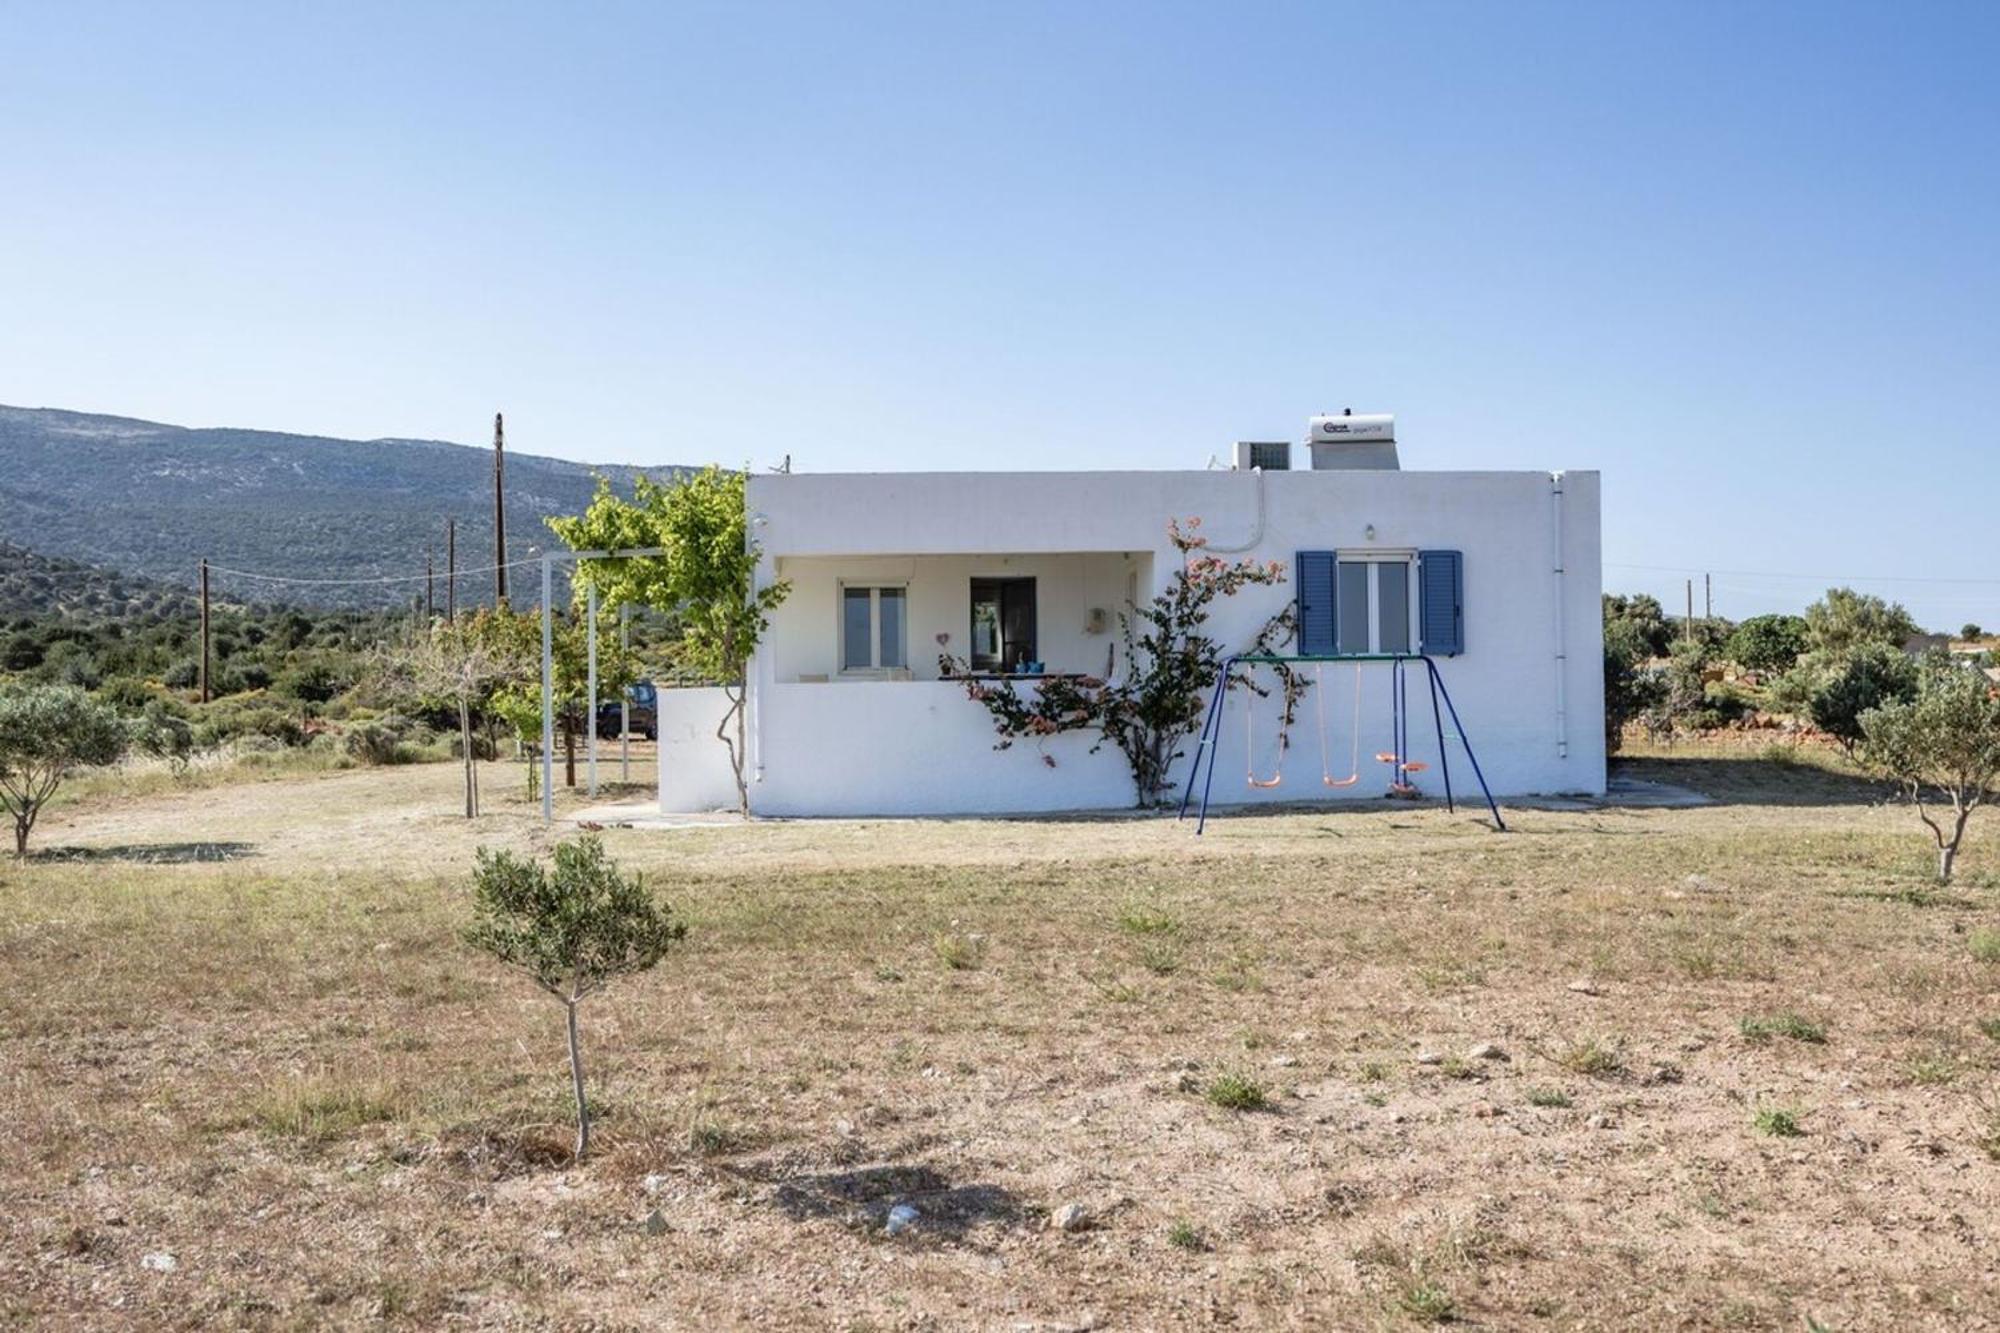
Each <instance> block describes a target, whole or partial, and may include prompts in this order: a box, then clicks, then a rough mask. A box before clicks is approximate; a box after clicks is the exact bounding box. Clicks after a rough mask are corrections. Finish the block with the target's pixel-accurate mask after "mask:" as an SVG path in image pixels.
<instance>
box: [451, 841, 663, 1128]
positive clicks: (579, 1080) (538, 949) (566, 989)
mask: <svg viewBox="0 0 2000 1333" xmlns="http://www.w3.org/2000/svg"><path fill="white" fill-rule="evenodd" d="M473 895H474V896H473V912H474V917H473V922H472V924H471V926H469V927H467V929H466V931H465V939H466V942H467V943H468V944H471V945H472V946H473V947H475V948H478V949H483V950H485V951H486V952H487V953H490V954H492V955H493V956H494V957H495V958H498V959H499V960H500V961H501V962H503V963H506V964H508V965H509V966H511V967H515V968H518V969H520V970H521V971H522V972H525V973H526V974H527V975H528V977H529V979H530V980H532V981H533V982H534V983H535V984H536V985H537V986H540V987H541V988H542V989H543V990H545V991H547V992H548V993H549V994H551V995H553V996H555V997H556V999H558V1000H560V1001H562V1004H563V1008H564V1010H565V1011H566V1013H567V1017H568V1031H569V1072H570V1085H571V1088H572V1090H573V1091H574V1093H575V1094H576V1155H577V1157H578V1158H581V1157H583V1155H584V1154H585V1153H587V1152H589V1151H590V1103H589V1101H588V1100H587V1098H586V1097H585V1094H584V1081H583V1045H582V1042H581V1040H580V1038H579V1037H578V1034H577V1021H576V1009H577V1005H578V1004H579V1003H581V1002H582V1001H583V999H584V998H585V997H586V996H589V995H592V994H595V993H596V992H597V991H600V990H602V989H604V988H605V987H606V986H607V985H609V984H610V983H611V982H612V981H613V980H615V979H616V978H618V977H621V976H628V975H630V974H632V973H635V972H644V971H647V970H648V969H650V968H651V967H652V966H653V965H654V964H656V963H658V962H659V961H660V959H662V958H664V957H665V956H666V953H667V950H669V949H671V948H672V947H673V946H674V945H675V944H676V943H678V942H679V941H680V939H681V938H682V937H683V936H684V935H686V934H687V927H686V926H685V925H684V924H682V923H681V922H679V921H677V920H675V919H674V914H673V909H672V908H671V907H669V906H668V905H667V904H665V903H662V902H657V901H655V900H654V898H653V896H652V894H650V893H648V892H647V891H646V887H645V884H644V882H643V881H642V880H641V879H640V878H639V877H638V876H637V875H634V876H631V877H629V878H628V877H626V876H624V875H622V874H620V873H619V871H618V867H617V866H616V865H615V864H613V862H612V861H611V859H610V857H608V856H606V855H605V852H604V844H603V843H602V842H601V841H600V840H599V839H597V838H595V837H584V838H578V839H576V840H575V841H572V842H566V843H563V844H561V845H559V846H558V847H557V848H556V853H555V872H554V873H553V874H550V873H549V872H548V871H547V870H545V869H543V867H542V866H540V865H539V864H537V863H535V862H533V861H526V860H522V859H520V858H518V857H515V856H514V855H512V854H511V853H508V852H504V851H500V852H496V851H492V850H489V849H487V848H481V849H480V851H479V855H478V864H477V867H476V868H475V870H474V872H473Z"/></svg>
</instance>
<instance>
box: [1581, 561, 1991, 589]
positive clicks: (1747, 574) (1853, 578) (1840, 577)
mask: <svg viewBox="0 0 2000 1333" xmlns="http://www.w3.org/2000/svg"><path fill="white" fill-rule="evenodd" d="M1604 567H1605V568H1606V569H1637V570H1642V571H1645V572H1647V573H1652V574H1679V575H1681V576H1683V577H1685V576H1687V575H1689V574H1699V573H1702V572H1703V571H1702V570H1700V569H1697V568H1694V567H1692V566H1686V565H1628V564H1621V563H1620V562H1618V561H1615V560H1607V561H1605V562H1604ZM1707 572H1708V573H1712V574H1720V575H1722V576H1724V577H1726V578H1738V579H1797V580H1799V581H1801V582H1806V583H1825V584H1829V585H1831V584H1836V583H1966V584H1979V585H1987V586H1994V587H2000V579H1974V578H1933V577H1926V576H1923V575H1915V574H1775V573H1771V572H1770V571H1768V570H1766V571H1759V570H1754V569H1715V570H1709V571H1707Z"/></svg>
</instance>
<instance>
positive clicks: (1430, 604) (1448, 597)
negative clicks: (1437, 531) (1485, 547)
mask: <svg viewBox="0 0 2000 1333" xmlns="http://www.w3.org/2000/svg"><path fill="white" fill-rule="evenodd" d="M1417 597H1418V599H1419V600H1418V603H1417V626H1418V628H1419V630H1420V631H1421V634H1420V642H1419V644H1418V649H1417V650H1418V651H1419V652H1423V653H1428V654H1430V655H1432V656H1434V657H1456V656H1458V655H1459V654H1460V653H1462V652H1464V651H1465V555H1464V553H1463V552H1461V551H1419V552H1417Z"/></svg>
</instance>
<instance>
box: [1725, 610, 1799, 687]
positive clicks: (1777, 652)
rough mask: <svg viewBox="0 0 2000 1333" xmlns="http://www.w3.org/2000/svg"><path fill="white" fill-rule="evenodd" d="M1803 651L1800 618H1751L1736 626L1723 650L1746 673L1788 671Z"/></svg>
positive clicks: (1781, 616) (1776, 616) (1780, 616)
mask: <svg viewBox="0 0 2000 1333" xmlns="http://www.w3.org/2000/svg"><path fill="white" fill-rule="evenodd" d="M1805 650H1806V622H1805V618H1804V617H1803V616H1785V615H1771V616H1752V617H1751V618H1750V619H1748V620H1746V621H1744V622H1743V623H1742V624H1740V625H1738V626H1737V627H1736V632H1735V633H1733V634H1731V635H1730V636H1729V642H1728V644H1727V645H1725V647H1724V649H1723V651H1724V653H1725V654H1726V655H1727V657H1728V658H1729V660H1730V661H1732V662H1734V663H1736V665H1737V666H1740V667H1742V668H1743V669H1744V670H1745V671H1755V672H1759V673H1764V672H1772V671H1789V670H1790V669H1791V667H1792V665H1793V663H1795V662H1797V661H1798V660H1799V655H1800V654H1801V653H1803V652H1805Z"/></svg>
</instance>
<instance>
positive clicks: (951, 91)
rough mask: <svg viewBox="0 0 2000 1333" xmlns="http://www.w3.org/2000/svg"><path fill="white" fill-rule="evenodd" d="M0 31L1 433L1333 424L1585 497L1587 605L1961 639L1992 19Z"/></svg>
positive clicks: (1790, 8)
mask: <svg viewBox="0 0 2000 1333" xmlns="http://www.w3.org/2000/svg"><path fill="white" fill-rule="evenodd" d="M0 46H4V48H5V50H6V53H7V54H6V58H5V68H6V73H5V77H4V78H0V183H4V190H0V198H4V206H0V402H9V403H15V404H25V405H31V406H59V407H70V408H77V409H83V410H93V411H105V412H116V413H123V414H127V415H133V416H143V417H149V418H155V419H160V420H166V421H173V422H179V423H183V424H191V425H244V426H258V427H268V428H275V429H287V430H297V431H306V432H313V433H323V434H336V435H355V436H380V435H420V436H435V437H442V438H447V439H459V440H466V441H475V442H476V441H479V440H480V439H482V438H483V437H484V435H485V432H486V430H487V428H488V422H489V421H490V417H491V413H492V412H493V411H494V410H495V409H496V408H501V409H504V410H505V411H506V412H507V413H508V417H509V421H510V423H511V429H510V432H509V434H510V442H511V443H512V444H513V445H514V446H515V447H517V448H520V449H522V450H525V451H531V452H540V453H551V454H557V455H562V456H567V457H572V458H580V459H587V460H594V461H627V462H640V463H655V462H670V461H671V462H685V461H704V460H710V459H715V460H720V461H723V462H727V463H738V462H742V461H744V460H745V459H748V460H752V461H754V462H756V463H759V464H763V463H768V462H773V461H775V460H776V459H777V458H778V457H779V456H780V455H782V454H784V453H786V452H789V453H791V454H792V455H793V456H794V457H795V458H796V460H797V462H798V465H799V466H800V467H802V468H808V469H815V470H832V469H901V468H914V467H949V468H988V467H1005V468H1066V467H1178V466H1199V465H1201V464H1202V463H1203V462H1204V461H1205V460H1206V459H1207V458H1208V456H1209V454H1210V453H1211V452H1217V451H1221V450H1222V449H1224V448H1225V447H1226V446H1227V445H1228V443H1229V442H1230V441H1231V440H1234V439H1238V438H1258V437H1261V438H1287V437H1291V438H1296V437H1298V436H1299V434H1300V433H1301V432H1302V430H1303V427H1304V423H1305V418H1306V416H1307V415H1308V414H1309V413H1311V412H1313V411H1316V410H1320V409H1325V408H1339V407H1344V406H1352V407H1354V408H1355V409H1356V410H1375V411H1385V410H1386V411H1394V412H1396V413H1398V414H1399V417H1400V422H1401V429H1400V434H1401V436H1402V440H1403V445H1402V449H1403V456H1404V462H1405V464H1406V466H1411V467H1425V468H1487V467H1549V468H1554V467H1571V468H1598V469H1601V470H1602V471H1603V472H1604V474H1605V513H1604V524H1605V548H1606V550H1605V553H1606V559H1607V560H1608V561H1610V562H1614V567H1613V568H1610V569H1608V570H1607V574H1606V581H1607V584H1608V585H1609V586H1611V587H1613V588H1648V589H1652V590H1654V591H1657V592H1659V593H1661V594H1662V595H1663V596H1666V595H1667V594H1669V592H1671V595H1672V600H1673V602H1674V603H1675V604H1677V603H1678V598H1679V589H1680V576H1679V575H1678V574H1675V573H1671V572H1655V571H1650V570H1646V569H1640V568H1632V567H1634V566H1659V567H1662V569H1663V570H1665V569H1668V568H1671V569H1679V568H1688V569H1693V570H1699V569H1702V568H1704V567H1707V568H1714V569H1717V570H1729V571H1757V572H1759V573H1767V572H1775V573H1803V574H1808V575H1814V576H1846V577H1852V576H1859V575H1895V576H1900V577H1902V578H1905V579H1909V580H1911V581H1910V582H1902V583H1883V584H1872V585H1867V586H1870V587H1873V588H1875V589H1876V590H1878V591H1884V592H1888V593H1890V594H1892V595H1894V596H1896V597H1898V598H1900V599H1901V600H1903V601H1905V602H1906V603H1907V604H1908V605H1909V606H1910V607H1911V608H1912V609H1913V610H1914V611H1916V612H1917V613H1918V615H1919V617H1920V618H1921V619H1923V620H1925V621H1927V622H1931V623H1934V624H1937V625H1945V624H1949V625H1951V626H1954V627H1955V626H1956V625H1957V624H1958V623H1959V622H1960V621H1961V620H1964V619H1967V618H1972V619H1980V620H1983V621H1984V622H1985V623H1987V624H1988V625H1995V624H2000V522H1996V518H2000V462H1996V459H1995V447H1996V445H2000V429H1996V421H1995V416H1996V412H1995V400H1996V397H1997V396H2000V257H1997V256H2000V6H1995V5H1992V4H1963V5H1954V4H1943V3H1938V4H1922V5H1908V4H1881V5H1874V6H1855V5H1844V4H1832V3H1810V4H1766V5H1749V4H1711V3H1700V4H1683V3H1674V4H1661V5H1643V4H1627V3H1610V4H1605V3H1592V4H1578V5H1527V6H1515V5H1499V4H1462V5H1428V4H1408V3H1396V4H1386V3H1385V4H1379V5H1337V4H1303V5H1271V4H1245V5H1235V4H1228V5H1217V4H1206V5H1152V4H1147V5H1114V4H1108V3H1091V4H1073V3H1071V4H1048V5H1043V4H1020V3H1009V4H981V5H972V4H936V3H911V4H906V5H891V6H882V5H862V4H853V3H842V4H814V5H795V6H794V5H785V6H771V5H753V4H719V5H712V6H711V5H703V6H667V5H658V4H646V5H631V6H611V5H594V6H593V5H583V6H571V5H561V6H558V5H540V6H525V5H523V6H501V5H480V4H472V3H461V4H433V5H422V4H392V5H375V4H361V3H347V2H345V0H344V2H343V3H341V4H339V5H331V4H329V5H270V4H253V3H243V4H237V5H200V4H194V3H175V4H170V5H160V4H151V3H147V4H137V3H135V4H122V5H111V4H91V3H79V2H78V0H64V2H63V3H51V4H37V3H20V0H10V2H7V3H4V4H0ZM1926 579H1929V580H1943V579H1968V580H1969V579H1984V580H1987V582H1985V583H1944V582H1919V581H1917V580H1926ZM1816 586H1817V585H1815V583H1813V582H1812V581H1810V580H1808V581H1804V582H1800V581H1794V580H1774V579H1769V578H1761V577H1759V578H1750V577H1745V576H1742V575H1739V574H1735V573H1732V574H1729V575H1726V576H1725V575H1718V576H1717V604H1718V606H1717V609H1718V610H1720V611H1723V612H1726V613H1729V614H1732V615H1743V614H1747V613H1750V612H1754V611H1757V610H1763V609H1771V608H1775V607H1782V606H1796V605H1799V604H1802V603H1803V601H1804V600H1806V599H1807V597H1808V596H1809V595H1810V593H1811V592H1812V591H1813V590H1814V589H1815V587H1816Z"/></svg>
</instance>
